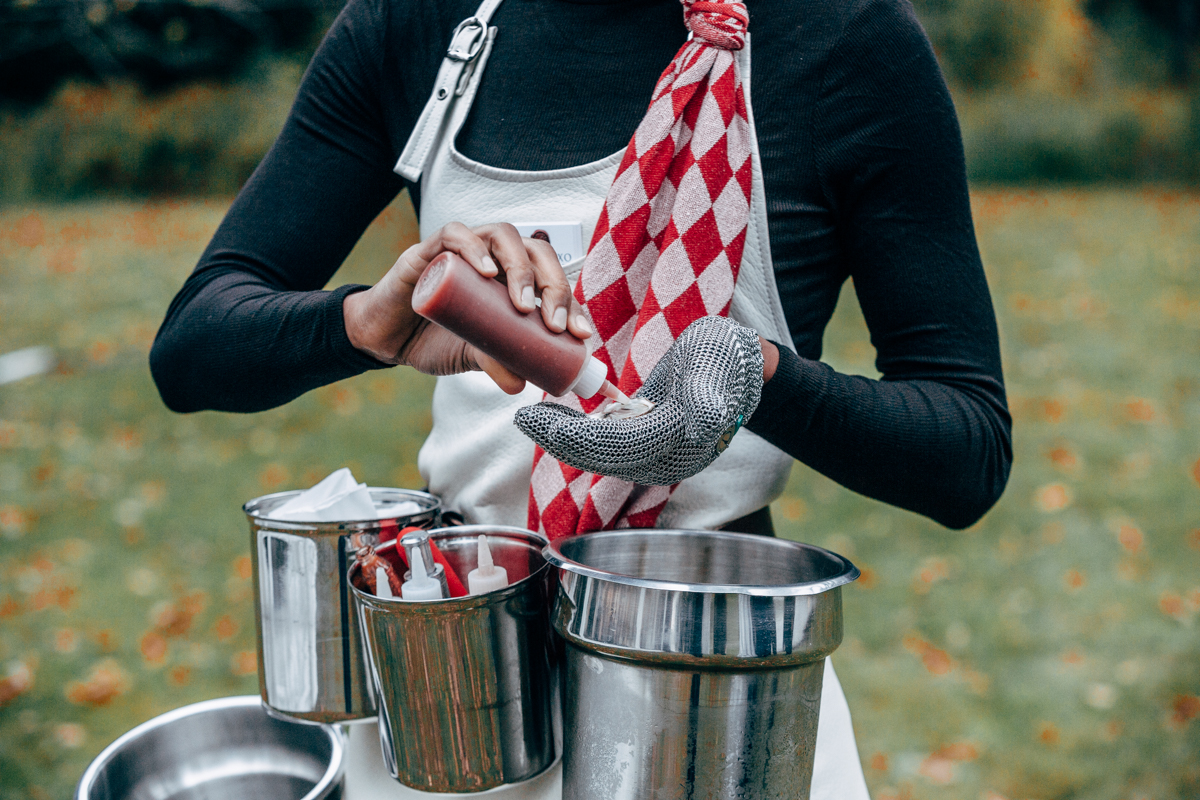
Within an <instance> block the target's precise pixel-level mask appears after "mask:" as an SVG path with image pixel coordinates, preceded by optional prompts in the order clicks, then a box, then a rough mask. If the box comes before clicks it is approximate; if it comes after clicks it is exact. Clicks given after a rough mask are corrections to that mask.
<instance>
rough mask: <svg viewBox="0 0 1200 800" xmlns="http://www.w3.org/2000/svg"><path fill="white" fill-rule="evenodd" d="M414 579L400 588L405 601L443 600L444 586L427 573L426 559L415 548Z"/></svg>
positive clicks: (412, 555) (413, 558) (413, 551)
mask: <svg viewBox="0 0 1200 800" xmlns="http://www.w3.org/2000/svg"><path fill="white" fill-rule="evenodd" d="M410 558H412V578H411V579H410V580H407V581H405V582H404V583H403V584H402V585H401V586H400V596H401V597H402V598H404V599H405V600H441V599H442V584H441V583H439V582H438V581H437V579H435V578H431V577H429V575H427V574H426V573H425V559H424V557H423V556H422V555H421V551H420V550H419V549H417V548H413V550H412V554H411V556H410Z"/></svg>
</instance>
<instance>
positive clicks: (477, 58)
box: [393, 0, 502, 183]
mask: <svg viewBox="0 0 1200 800" xmlns="http://www.w3.org/2000/svg"><path fill="white" fill-rule="evenodd" d="M501 2H502V0H483V4H482V5H480V6H479V8H478V9H477V10H476V11H475V14H474V15H473V16H470V17H467V18H466V19H464V20H463V21H462V22H460V23H458V27H456V28H455V29H454V33H453V34H452V35H451V36H450V46H449V47H448V48H447V49H446V55H445V56H444V57H443V58H442V65H441V67H440V68H439V69H438V74H437V78H436V79H434V82H433V92H432V93H431V94H430V95H429V100H428V101H427V102H426V103H425V108H424V109H423V110H422V111H421V116H420V117H418V118H417V124H416V125H415V126H413V131H412V134H411V135H410V136H409V137H408V143H407V144H406V145H405V146H404V151H403V152H402V153H401V154H400V159H399V160H398V161H397V162H396V166H395V167H394V168H393V169H394V171H395V172H396V174H397V175H400V176H401V177H402V178H405V179H407V180H410V181H412V182H414V183H415V182H416V181H418V180H419V179H420V177H421V173H422V172H423V171H424V170H425V164H426V162H428V160H429V156H430V153H432V152H433V147H434V144H436V142H437V141H438V134H439V133H440V132H441V130H442V124H443V122H445V119H446V114H447V113H448V112H449V110H450V109H451V108H452V107H453V105H454V100H455V99H456V98H458V97H461V96H462V94H463V92H465V91H466V89H467V84H468V83H470V81H471V76H472V75H473V74H474V72H475V69H476V66H477V65H478V64H480V63H482V62H483V61H484V60H486V57H487V55H486V52H485V51H488V50H490V49H491V46H492V42H493V41H494V40H495V38H496V28H490V27H488V22H490V21H491V18H492V14H493V13H494V12H495V11H496V8H497V7H498V6H499V5H500V3H501ZM481 56H482V57H481Z"/></svg>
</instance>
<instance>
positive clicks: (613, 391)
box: [600, 381, 629, 403]
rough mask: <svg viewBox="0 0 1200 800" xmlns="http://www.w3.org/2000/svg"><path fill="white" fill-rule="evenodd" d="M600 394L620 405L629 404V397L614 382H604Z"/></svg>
mask: <svg viewBox="0 0 1200 800" xmlns="http://www.w3.org/2000/svg"><path fill="white" fill-rule="evenodd" d="M600 394H602V395H604V396H605V397H607V398H608V399H609V400H616V401H617V402H618V403H628V402H629V396H628V395H626V394H625V393H624V392H622V391H621V390H620V389H618V388H617V387H616V385H615V384H613V382H612V381H605V382H604V385H603V386H601V387H600Z"/></svg>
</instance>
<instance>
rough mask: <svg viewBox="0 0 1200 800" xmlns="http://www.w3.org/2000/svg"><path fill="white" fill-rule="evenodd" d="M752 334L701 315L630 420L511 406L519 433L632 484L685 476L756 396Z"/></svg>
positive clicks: (548, 406)
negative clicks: (647, 403)
mask: <svg viewBox="0 0 1200 800" xmlns="http://www.w3.org/2000/svg"><path fill="white" fill-rule="evenodd" d="M762 375H763V358H762V348H761V346H760V345H759V341H758V334H757V333H755V332H754V331H753V330H751V329H750V328H745V327H743V326H741V325H738V324H737V323H736V322H733V321H732V320H730V319H727V318H725V317H701V318H700V319H698V320H696V321H695V322H693V323H692V324H691V325H689V326H687V328H686V329H684V331H683V333H681V334H680V335H679V338H678V339H677V340H676V341H675V344H673V345H672V346H671V349H670V350H668V351H667V353H666V355H664V356H663V357H662V360H661V361H659V362H658V365H657V366H655V368H654V371H653V372H651V373H650V377H649V378H647V379H646V382H645V383H644V384H643V385H642V388H641V389H639V390H638V392H637V393H636V394H635V395H634V396H635V397H644V398H646V399H648V400H651V401H653V402H654V403H655V406H654V408H653V409H651V410H650V411H649V412H648V413H646V414H643V415H642V416H639V417H633V418H630V419H598V418H595V417H589V416H587V415H585V414H583V413H581V412H579V411H577V410H575V409H572V408H567V407H566V406H562V405H559V404H557V403H538V404H537V405H532V406H525V407H524V408H522V409H520V410H519V411H517V415H516V419H515V420H514V422H515V423H516V425H517V427H518V428H520V429H521V432H522V433H524V434H525V435H526V436H528V437H529V438H530V439H533V440H534V441H535V442H537V443H538V444H539V445H541V446H542V449H544V450H545V451H546V452H547V453H549V454H550V455H552V456H554V457H555V458H557V459H558V460H559V461H561V462H563V463H564V464H568V465H570V466H572V467H575V468H577V469H582V470H585V471H587V472H594V473H596V474H599V475H611V476H614V477H618V478H622V479H624V480H627V481H632V482H633V483H640V484H645V485H659V486H667V485H670V484H673V483H678V482H679V481H681V480H683V479H685V478H690V477H691V476H693V475H695V474H696V473H697V472H699V471H700V470H702V469H704V468H705V467H707V466H708V465H709V464H711V463H712V462H713V461H714V460H715V459H716V457H717V456H719V455H720V454H721V453H722V452H724V450H725V448H726V447H728V446H729V442H730V440H731V439H732V438H733V435H734V434H735V433H737V432H738V429H739V428H741V427H742V426H743V425H744V424H746V421H747V420H749V419H750V415H751V414H753V413H754V409H755V408H757V407H758V401H759V398H761V396H762V383H763V381H762Z"/></svg>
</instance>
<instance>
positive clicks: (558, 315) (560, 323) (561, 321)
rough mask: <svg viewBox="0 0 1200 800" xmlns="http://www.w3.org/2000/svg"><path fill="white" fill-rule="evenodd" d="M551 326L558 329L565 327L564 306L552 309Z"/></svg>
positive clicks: (565, 314)
mask: <svg viewBox="0 0 1200 800" xmlns="http://www.w3.org/2000/svg"><path fill="white" fill-rule="evenodd" d="M553 327H554V328H555V329H556V330H560V331H561V330H562V329H564V328H566V327H567V310H566V309H565V308H556V309H555V310H554V322H553Z"/></svg>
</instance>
